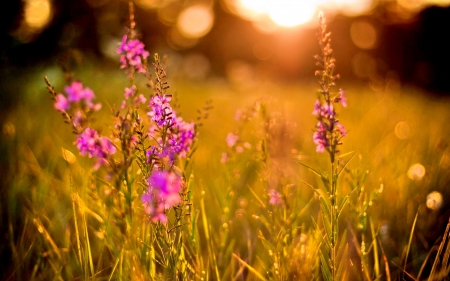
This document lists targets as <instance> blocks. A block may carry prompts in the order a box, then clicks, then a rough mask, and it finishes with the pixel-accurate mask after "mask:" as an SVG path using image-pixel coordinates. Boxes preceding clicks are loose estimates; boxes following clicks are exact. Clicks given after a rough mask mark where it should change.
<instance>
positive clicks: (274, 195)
mask: <svg viewBox="0 0 450 281" xmlns="http://www.w3.org/2000/svg"><path fill="white" fill-rule="evenodd" d="M269 204H271V205H283V198H282V196H281V194H280V193H279V192H278V191H277V190H276V189H273V188H271V189H270V190H269Z"/></svg>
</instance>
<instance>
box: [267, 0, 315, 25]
mask: <svg viewBox="0 0 450 281" xmlns="http://www.w3.org/2000/svg"><path fill="white" fill-rule="evenodd" d="M318 2H319V3H318ZM320 2H321V1H296V0H273V1H270V5H269V7H268V10H267V14H268V15H269V17H270V18H271V19H272V20H273V21H274V22H275V23H276V24H278V25H280V26H285V27H293V26H297V25H300V24H303V23H306V22H308V21H309V20H311V19H312V18H313V17H314V14H315V12H316V8H317V4H320Z"/></svg>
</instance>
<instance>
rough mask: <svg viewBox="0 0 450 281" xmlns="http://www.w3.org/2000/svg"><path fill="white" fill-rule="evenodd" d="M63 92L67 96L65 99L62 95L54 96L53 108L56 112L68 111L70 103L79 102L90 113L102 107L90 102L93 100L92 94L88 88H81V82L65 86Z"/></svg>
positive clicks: (93, 95)
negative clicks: (82, 103)
mask: <svg viewBox="0 0 450 281" xmlns="http://www.w3.org/2000/svg"><path fill="white" fill-rule="evenodd" d="M64 90H65V92H66V94H67V98H66V97H65V96H64V95H62V94H58V95H57V96H56V102H55V108H56V110H58V111H63V110H68V109H69V108H70V105H71V104H72V103H78V102H81V101H83V102H84V105H85V106H86V107H87V108H88V109H90V110H92V111H97V110H99V109H100V108H101V106H102V105H101V104H100V103H97V104H94V102H93V101H92V100H93V99H94V98H95V94H94V92H93V91H92V90H91V89H89V88H83V84H82V83H81V82H78V81H74V82H72V84H70V85H68V86H66V87H65V88H64Z"/></svg>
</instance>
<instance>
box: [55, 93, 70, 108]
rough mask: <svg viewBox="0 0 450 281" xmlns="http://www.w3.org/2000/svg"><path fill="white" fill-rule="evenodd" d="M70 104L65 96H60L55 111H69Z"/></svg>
mask: <svg viewBox="0 0 450 281" xmlns="http://www.w3.org/2000/svg"><path fill="white" fill-rule="evenodd" d="M69 106H70V103H69V102H68V101H67V99H66V97H65V96H64V95H63V94H58V95H57V96H56V100H55V109H56V110H58V111H66V110H67V109H69Z"/></svg>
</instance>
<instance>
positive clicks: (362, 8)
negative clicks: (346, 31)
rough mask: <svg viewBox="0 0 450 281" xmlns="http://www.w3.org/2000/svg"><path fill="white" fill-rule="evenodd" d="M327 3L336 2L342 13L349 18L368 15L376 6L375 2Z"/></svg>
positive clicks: (345, 1) (346, 0)
mask: <svg viewBox="0 0 450 281" xmlns="http://www.w3.org/2000/svg"><path fill="white" fill-rule="evenodd" d="M326 2H334V3H335V6H336V7H337V8H339V10H340V12H342V13H343V14H344V15H347V16H357V15H361V14H364V13H367V12H369V11H370V9H371V8H372V7H373V4H374V0H335V1H329V0H328V1H326Z"/></svg>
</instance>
